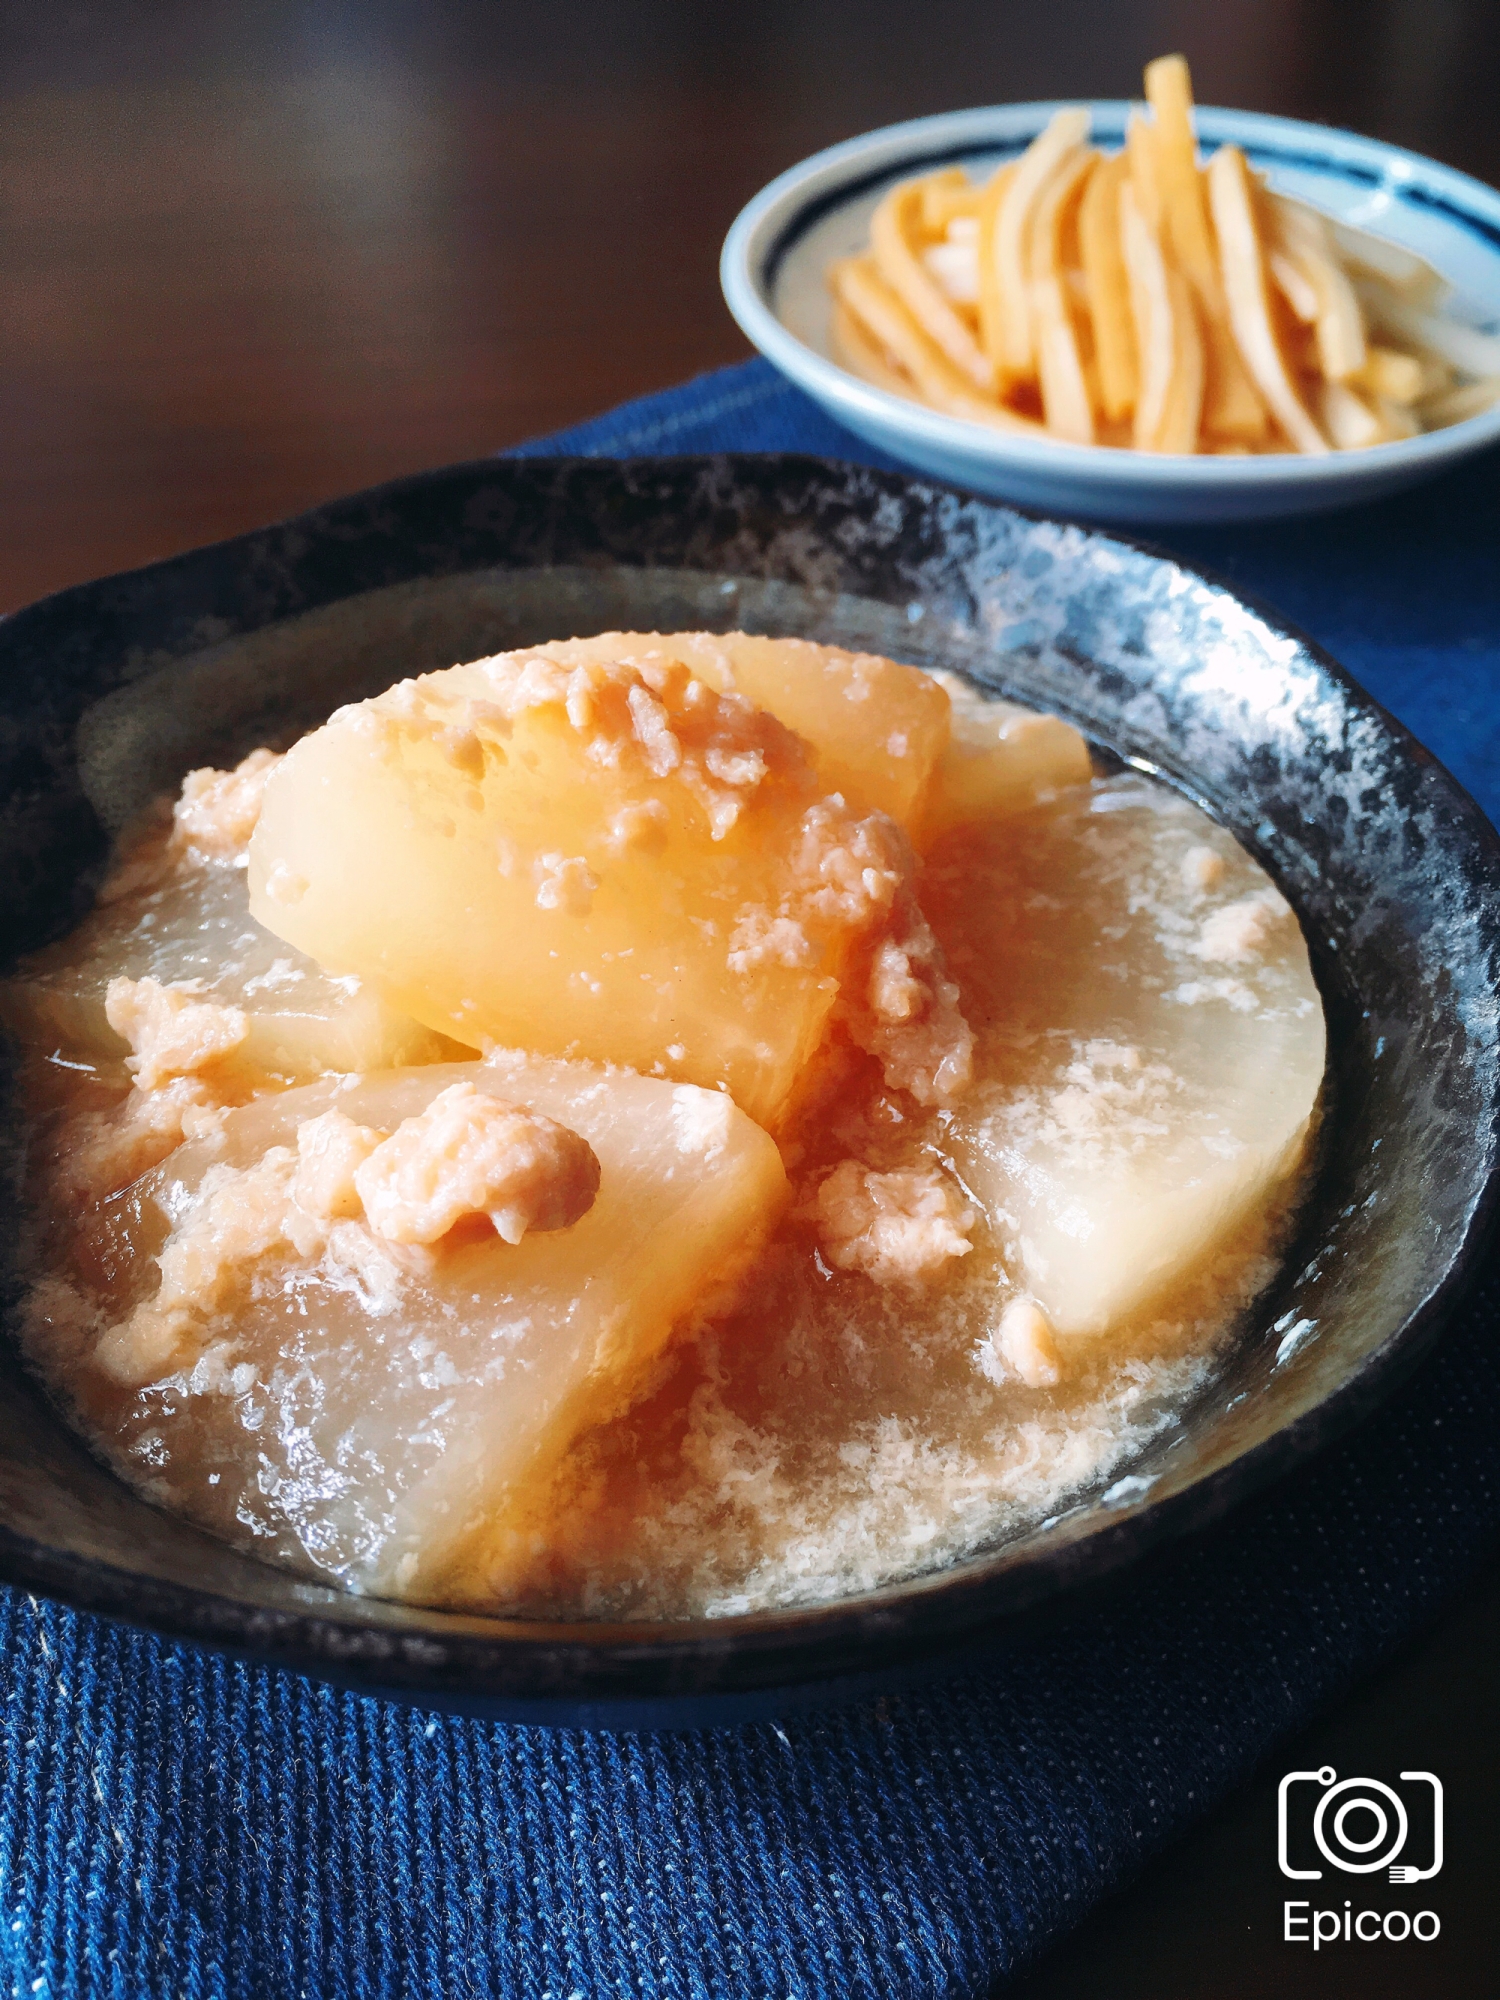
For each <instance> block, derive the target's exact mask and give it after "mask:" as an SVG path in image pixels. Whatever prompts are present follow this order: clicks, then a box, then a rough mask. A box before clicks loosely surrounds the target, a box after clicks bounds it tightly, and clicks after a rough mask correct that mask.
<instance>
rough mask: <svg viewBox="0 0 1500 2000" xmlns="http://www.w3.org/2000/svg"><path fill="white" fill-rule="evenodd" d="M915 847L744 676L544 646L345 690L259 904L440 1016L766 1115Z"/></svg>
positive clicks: (272, 844)
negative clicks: (704, 1089) (752, 695)
mask: <svg viewBox="0 0 1500 2000" xmlns="http://www.w3.org/2000/svg"><path fill="white" fill-rule="evenodd" d="M926 698H927V699H928V700H929V701H932V702H941V703H943V704H944V706H945V707H946V697H945V696H944V695H943V693H942V690H941V689H939V688H936V687H933V688H931V689H930V690H929V691H928V693H927V697H926ZM851 706H857V704H851ZM943 719H944V722H946V714H945V715H944V718H943ZM913 867H914V863H913V860H912V855H911V850H910V846H909V844H908V842H907V840H906V836H905V835H904V834H903V832H902V831H901V829H900V828H899V827H898V826H897V825H896V824H895V823H894V822H893V821H892V820H890V819H889V818H887V817H886V816H885V815H884V814H880V813H876V814H869V815H862V814H859V813H857V812H855V811H854V810H853V809H852V808H851V807H849V806H848V805H846V804H845V802H844V801H843V799H842V798H841V797H840V796H839V795H838V794H837V793H835V794H832V795H825V793H824V790H823V787H822V784H821V783H820V782H819V780H818V778H817V776H816V774H815V773H814V772H813V770H812V768H811V765H810V762H809V759H808V757H807V755H806V754H805V751H804V748H803V745H802V742H801V740H800V739H799V738H798V737H796V736H794V735H792V734H791V732H790V731H788V730H787V729H785V728H784V727H783V726H782V725H781V724H780V723H779V722H777V721H776V720H775V719H774V718H773V717H772V716H770V715H768V714H766V713H764V712H763V711H761V710H759V709H756V708H752V707H751V706H750V705H749V704H748V703H747V702H746V701H745V700H744V699H743V698H742V697H740V696H737V695H720V694H717V693H715V692H714V691H713V690H712V689H711V688H710V687H709V686H708V685H707V683H706V682H704V681H702V680H700V679H696V678H695V677H693V676H692V675H691V674H690V673H689V672H688V670H687V668H686V667H684V666H682V665H680V664H678V663H676V662H668V663H652V662H646V661H643V662H642V663H640V664H639V665H636V666H630V665H625V664H620V663H611V664H608V665H601V664H588V663H585V664H578V665H571V666H569V665H566V664H564V663H562V662H559V661H558V660H556V659H554V658H552V657H550V656H549V655H547V654H546V653H541V652H538V653H531V654H510V655H501V656H498V657H497V658H495V659H493V660H489V661H477V662H475V663H473V664H471V665H468V666H464V667H454V668H451V669H450V670H449V671H447V672H446V673H440V674H429V675H425V676H424V677H423V678H422V679H420V680H416V681H406V682H403V683H402V684H401V685H400V686H398V687H396V688H393V689H391V690H389V691H388V692H387V693H385V694H383V695H380V696H379V697H377V698H376V699H375V700H373V701H367V702H363V703H361V704H359V705H358V706H355V707H352V708H346V709H341V710H340V711H339V712H338V714H336V715H335V716H334V717H333V718H332V720H331V721H330V722H329V723H327V724H326V725H325V726H324V727H323V728H322V729H319V730H316V731H314V732H313V733H312V734H311V735H310V736H306V737H304V738H303V739H302V741H301V742H300V743H299V744H297V746H296V747H295V748H294V749H293V750H292V751H290V752H289V754H288V755H287V757H286V759H285V761H284V763H283V764H282V766H281V768H280V769H279V770H278V771H277V772H276V774H275V775H274V777H273V778H272V779H271V781H270V783H269V784H268V785H267V788H266V798H265V804H264V807H263V809H262V813H261V819H260V825H259V827H258V828H257V830H256V834H255V838H254V840H253V841H252V843H251V849H250V884H251V907H252V909H253V910H254V911H255V913H256V915H257V916H258V917H259V918H260V919H261V920H262V921H263V922H264V923H266V924H267V925H268V926H269V927H271V928H272V929H274V930H275V931H276V932H277V933H278V934H279V935H280V936H282V937H284V938H285V939H286V940H287V941H288V943H290V944H294V945H296V946H297V947H298V948H299V949H300V950H303V951H306V952H308V953H309V954H310V955H311V956H313V957H315V958H316V959H317V960H318V962H319V963H320V964H321V965H323V966H325V967H326V968H327V969H328V970H329V971H330V972H333V973H338V974H349V973H352V974H356V975H357V976H359V977H360V978H362V979H365V980H367V981H368V982H369V983H370V984H371V985H372V986H373V987H374V988H375V989H376V991H377V992H379V993H381V994H382V995H383V997H384V998H385V999H386V1001H387V1002H388V1003H389V1004H390V1005H391V1006H392V1007H395V1008H398V1009H400V1010H401V1011H403V1012H409V1013H412V1014H414V1015H415V1016H416V1018H417V1019H418V1020H420V1021H424V1022H425V1023H426V1024H427V1025H428V1026H429V1027H431V1028H434V1029H437V1030H439V1031H440V1032H442V1033H445V1034H449V1035H452V1036H454V1037H456V1038H457V1039H458V1040H460V1041H463V1042H467V1043H470V1044H477V1045H480V1046H486V1045H489V1044H500V1045H503V1046H506V1047H522V1048H529V1049H533V1050H535V1051H536V1052H537V1053H538V1054H551V1055H577V1056H582V1057H584V1058H587V1059H590V1060H594V1061H604V1062H618V1063H623V1064H626V1065H628V1066H629V1067H630V1068H632V1069H637V1070H640V1071H642V1072H647V1073H651V1072H654V1073H655V1074H657V1075H662V1074H666V1075H671V1076H675V1077H678V1078H680V1079H682V1080H683V1081H685V1082H690V1083H700V1084H704V1085H707V1086H713V1085H717V1084H723V1085H724V1086H725V1087H726V1088H728V1089H729V1090H730V1091H731V1092H732V1093H733V1095H734V1097H735V1100H736V1102H737V1103H739V1104H740V1105H742V1106H743V1108H744V1109H745V1110H747V1111H748V1112H749V1113H750V1115H751V1116H752V1117H754V1118H756V1119H757V1120H758V1121H759V1122H760V1123H762V1124H765V1125H773V1124H775V1123H776V1121H777V1120H778V1119H779V1118H780V1117H781V1116H782V1115H783V1114H784V1112H785V1111H786V1109H787V1106H788V1103H789V1100H790V1099H791V1097H792V1094H793V1092H794V1090H795V1089H796V1087H797V1084H798V1082H799V1079H800V1078H801V1076H802V1073H803V1071H804V1069H805V1068H806V1066H807V1064H808V1063H809V1060H810V1058H811V1057H812V1056H813V1055H814V1053H815V1052H816V1051H817V1049H818V1047H819V1045H820V1043H821V1042H822V1040H823V1039H824V1034H825V1028H826V1026H827V1024H828V1019H829V1015H830V1011H831V1009H832V1007H833V1005H834V1002H835V1000H836V999H837V997H838V995H839V990H840V985H841V983H842V982H843V981H844V980H845V979H846V978H854V977H863V976H868V968H869V964H870V955H871V954H872V953H873V952H874V951H875V949H876V947H877V945H878V943H879V940H880V939H881V938H882V937H883V936H884V935H885V934H886V933H887V931H888V930H889V929H890V927H891V925H892V924H893V923H900V924H905V923H906V921H907V917H908V908H907V906H908V905H909V904H910V901H911V888H910V883H911V879H912V870H913ZM934 990H936V989H934ZM851 997H853V996H851Z"/></svg>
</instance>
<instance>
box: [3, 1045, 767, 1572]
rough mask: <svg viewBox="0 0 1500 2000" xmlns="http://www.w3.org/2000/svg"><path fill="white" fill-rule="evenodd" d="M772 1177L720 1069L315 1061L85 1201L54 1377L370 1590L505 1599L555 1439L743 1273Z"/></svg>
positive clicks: (158, 1453) (95, 1418)
mask: <svg viewBox="0 0 1500 2000" xmlns="http://www.w3.org/2000/svg"><path fill="white" fill-rule="evenodd" d="M496 1101H498V1103H497V1102H496ZM486 1105H489V1107H490V1109H491V1111H492V1112H494V1114H495V1115H494V1116H492V1117H491V1119H490V1121H489V1124H488V1125H487V1126H486V1125H485V1124H484V1121H483V1120H482V1119H477V1117H476V1113H477V1112H482V1111H483V1110H484V1109H485V1107H486ZM500 1106H503V1107H508V1109H506V1110H504V1111H503V1112H501V1110H500V1109H499V1107H500ZM528 1119H529V1120H530V1122H531V1124H532V1125H534V1126H537V1127H540V1128H543V1137H544V1139H546V1141H547V1144H546V1145H544V1146H543V1147H542V1149H541V1151H540V1153H538V1154H537V1155H536V1157H535V1158H529V1159H527V1160H523V1161H522V1162H521V1169H522V1171H521V1172H520V1176H519V1179H518V1177H517V1174H516V1173H511V1174H510V1177H509V1179H508V1180H507V1179H506V1177H505V1172H504V1169H505V1167H506V1161H505V1160H504V1159H503V1158H502V1159H500V1160H499V1162H498V1166H497V1160H496V1149H497V1146H498V1147H499V1150H500V1151H501V1152H502V1153H503V1152H504V1149H505V1145H506V1144H508V1143H509V1141H508V1139H507V1136H506V1135H507V1134H508V1132H509V1130H510V1128H511V1127H512V1126H513V1125H519V1126H523V1127H524V1126H525V1125H526V1123H527V1120H528ZM476 1129H477V1130H478V1140H479V1143H478V1144H477V1147H476V1144H475V1143H474V1135H475V1132H476ZM497 1134H498V1138H497ZM486 1147H488V1152H486V1150H485V1148H486ZM549 1147H550V1151H549V1150H548V1148H549ZM570 1149H571V1150H570ZM387 1156H388V1157H387ZM549 1161H551V1162H554V1163H555V1164H554V1165H553V1166H551V1167H549V1165H548V1163H549ZM590 1161H592V1162H593V1163H594V1165H593V1168H592V1176H593V1177H591V1174H590V1172H589V1171H584V1170H583V1169H588V1168H589V1162H590ZM538 1162H540V1164H538ZM580 1163H581V1166H580ZM549 1171H550V1172H551V1173H552V1175H553V1179H554V1181H556V1182H557V1183H558V1185H557V1186H556V1187H555V1188H554V1187H550V1186H542V1185H538V1182H537V1176H538V1174H539V1173H540V1174H542V1175H544V1176H545V1174H546V1173H547V1172H549ZM528 1176H529V1179H528ZM518 1188H519V1189H520V1193H519V1194H518V1192H517V1189H518ZM502 1189H503V1190H504V1191H503V1192H497V1190H502ZM554 1195H556V1197H557V1198H556V1199H555V1200H554V1199H553V1196H554ZM785 1195H786V1183H785V1178H784V1175H783V1172H782V1167H781V1161H780V1158H779V1155H778V1153H777V1150H776V1148H775V1146H774V1145H773V1144H772V1142H771V1140H770V1139H769V1138H767V1136H766V1135H765V1133H764V1132H762V1131H761V1130H760V1129H759V1128H758V1127H757V1126H756V1125H754V1124H753V1123H752V1122H751V1121H750V1120H749V1119H748V1118H747V1117H745V1116H744V1114H743V1113H742V1112H740V1111H738V1110H737V1109H736V1108H735V1106H734V1104H733V1103H732V1102H731V1101H730V1099H729V1098H728V1097H727V1096H726V1095H725V1094H723V1093H722V1092H718V1091H705V1090H700V1089H697V1088H695V1087H694V1086H691V1085H683V1084H672V1083H668V1082H663V1081H657V1080H653V1079H649V1078H646V1077H641V1076H636V1075H632V1074H629V1073H627V1072H624V1071H606V1070H602V1069H597V1068H592V1067H590V1066H587V1065H584V1064H577V1063H562V1062H553V1061H547V1060H544V1059H538V1058H534V1057H530V1056H524V1055H506V1056H504V1057H498V1058H495V1059H492V1060H491V1061H490V1062H487V1063H483V1064H481V1063H466V1064H437V1065H432V1066H429V1067H426V1068H422V1069H412V1070H402V1071H394V1072H385V1073H382V1074H378V1075H373V1076H369V1077H365V1078H358V1079H356V1078H327V1079H324V1080H323V1081H322V1082H320V1083H316V1084H311V1085H308V1086H305V1087H303V1088H300V1089H295V1090H290V1091H286V1092H282V1093H279V1094H276V1095H273V1096H268V1097H263V1098H261V1099H258V1100H257V1101H256V1102H255V1103H253V1104H250V1105H248V1106H245V1107H244V1108H243V1109H240V1110H237V1111H235V1112H233V1113H231V1115H230V1116H229V1118H228V1120H227V1122H226V1123H225V1125H224V1128H223V1132H222V1135H221V1137H220V1138H219V1139H218V1140H217V1141H216V1142H215V1143H213V1144H211V1145H203V1144H197V1143H189V1144H187V1145H184V1146H182V1147H181V1148H179V1149H178V1151H177V1152H176V1153H174V1154H173V1155H172V1156H171V1158H170V1159H169V1160H167V1161H166V1162H165V1163H164V1164H163V1165H162V1166H160V1167H158V1168H156V1169H155V1170H154V1171H153V1172H152V1173H151V1174H150V1175H148V1176H146V1177H145V1179H144V1180H142V1181H140V1182H138V1183H137V1184H136V1185H135V1187H134V1188H133V1189H132V1190H131V1191H130V1195H129V1198H128V1199H126V1200H124V1201H122V1202H116V1203H114V1204H106V1205H104V1206H103V1207H102V1208H100V1209H98V1210H96V1211H95V1212H94V1214H93V1216H92V1217H91V1218H89V1219H87V1220H86V1221H83V1222H81V1223H80V1224H79V1225H78V1228H79V1232H80V1243H79V1246H78V1248H77V1251H76V1252H75V1255H74V1257H73V1259H72V1269H73V1272H74V1273H75V1277H74V1289H72V1290H71V1291H70V1290H69V1289H68V1288H67V1287H64V1286H60V1285H57V1284H49V1285H43V1286H42V1287H40V1288H39V1289H38V1291H37V1293H36V1294H35V1296H34V1298H33V1303H32V1307H31V1336H30V1337H31V1339H32V1341H33V1342H34V1343H36V1344H37V1345H38V1346H39V1347H40V1348H42V1349H44V1350H45V1351H47V1352H48V1355H49V1365H51V1366H55V1365H56V1356H57V1354H58V1352H59V1351H60V1350H66V1349H67V1347H68V1346H69V1345H70V1344H72V1345H76V1344H79V1343H80V1342H81V1343H82V1344H83V1347H84V1354H83V1355H82V1356H81V1357H80V1361H81V1365H79V1366H78V1367H77V1368H76V1370H75V1372H74V1373H73V1375H72V1378H71V1384H70V1387H71V1392H72V1394H73V1395H74V1397H75V1398H76V1399H77V1401H78V1403H79V1405H80V1407H81V1410H82V1413H83V1415H84V1416H85V1418H86V1420H87V1421H88V1423H89V1425H90V1427H91V1428H92V1430H93V1431H94V1433H95V1435H96V1436H97V1437H98V1438H99V1439H100V1441H101V1442H102V1444H103V1445H104V1446H105V1448H106V1449H107V1451H108V1452H109V1454H110V1456H111V1458H112V1459H113V1460H114V1462H115V1463H117V1464H119V1465H121V1466H122V1467H123V1468H124V1469H125V1470H126V1471H127V1473H128V1474H129V1475H130V1476H131V1477H133V1478H134V1479H135V1480H136V1481H137V1482H138V1483H141V1484H143V1485H144V1486H145V1487H146V1489H147V1491H148V1492H149V1493H150V1494H151V1495H152V1497H154V1498H156V1499H158V1500H160V1501H161V1503H162V1504H164V1505H166V1506H169V1507H172V1508H174V1509H178V1510H181V1511H183V1512H185V1513H188V1514H191V1515H192V1516H193V1517H194V1518H195V1519H197V1520H199V1521H201V1522H203V1523H204V1524H205V1525H207V1526H209V1527H211V1528H213V1529H215V1530H216V1531H217V1532H219V1533H222V1534H224V1535H226V1536H227V1537H229V1538H230V1539H231V1540H234V1541H237V1542H240V1543H242V1544H243V1543H245V1542H246V1541H247V1540H248V1541H249V1542H250V1543H251V1545H252V1546H254V1547H255V1548H256V1549H257V1551H258V1552H260V1553H261V1554H263V1555H274V1556H276V1557H277V1558H279V1559H281V1560H285V1561H289V1562H292V1563H294V1564H297V1565H299V1566H302V1567H306V1565H307V1564H308V1562H309V1561H310V1562H311V1563H312V1564H313V1565H314V1566H315V1567H316V1569H317V1570H319V1571H320V1572H321V1573H323V1574H324V1575H332V1576H335V1577H338V1578H340V1579H342V1580H343V1581H344V1582H346V1583H347V1584H349V1585H350V1586H351V1587H353V1588H356V1589H359V1590H364V1591H370V1592H378V1593H384V1594H390V1595H399V1596H405V1597H409V1598H417V1599H424V1600H428V1601H431V1600H435V1599H443V1600H446V1601H463V1600H467V1601H479V1600H483V1601H487V1602H491V1603H497V1602H503V1601H504V1596H505V1590H506V1577H507V1570H508V1566H509V1565H510V1563H511V1562H512V1560H514V1559H519V1557H520V1555H522V1554H524V1553H525V1549H524V1548H523V1544H524V1543H525V1540H526V1537H527V1535H528V1534H529V1533H530V1530H529V1528H528V1526H527V1522H528V1519H529V1511H528V1510H529V1509H531V1508H532V1507H533V1506H534V1505H536V1504H539V1503H540V1502H541V1500H542V1497H543V1496H544V1495H545V1494H546V1493H547V1491H548V1487H547V1482H548V1479H549V1475H550V1473H551V1471H552V1469H553V1468H554V1466H555V1464H556V1462H557V1460H558V1458H559V1456H560V1455H561V1454H562V1452H563V1451H564V1449H565V1447H566V1446H567V1445H568V1443H569V1442H570V1440H571V1439H572V1438H573V1437H574V1436H575V1435H576V1434H577V1432H578V1431H579V1430H580V1428H582V1427H583V1426H584V1425H586V1424H589V1423H593V1422H596V1421H598V1420H600V1419H602V1418H605V1417H607V1416H609V1415H610V1414H611V1413H612V1412H613V1411H615V1410H617V1409H619V1408H621V1407H623V1406H624V1405H625V1404H626V1403H628V1402H629V1400H630V1399H631V1397H632V1395H633V1393H634V1392H635V1390H636V1388H637V1387H638V1385H639V1384H640V1382H641V1381H642V1379H643V1377H644V1376H645V1375H646V1374H647V1373H649V1370H650V1367H651V1364H652V1362H653V1361H654V1359H655V1358H656V1356H657V1355H658V1354H660V1353H661V1351H662V1350H663V1348H664V1347H665V1346H666V1344H667V1343H668V1341H669V1340H670V1339H671V1337H672V1336H673V1334H674V1332H676V1331H678V1330H679V1329H680V1328H681V1327H682V1326H683V1325H684V1324H685V1323H687V1322H689V1321H690V1320H691V1319H692V1318H693V1316H694V1315H695V1314H696V1313H698V1312H699V1311H701V1310H702V1309H703V1308H704V1307H705V1306H706V1305H708V1304H710V1303H711V1302H715V1301H717V1302H718V1303H720V1304H722V1303H723V1302H724V1301H725V1300H726V1299H727V1298H729V1297H731V1296H732V1292H733V1283H734V1280H735V1278H736V1274H737V1273H739V1272H740V1271H741V1270H742V1268H743V1267H744V1265H745V1263H746V1261H747V1260H748V1259H749V1258H750V1257H752V1256H753V1255H754V1253H755V1251H756V1250H757V1249H758V1247H759V1245H760V1243H761V1241H762V1240H763V1238H764V1236H765V1233H766V1231H767V1230H768V1228H770V1226H771V1225H772V1224H773V1223H774V1222H775V1220H776V1219H777V1217H778V1215H779V1213H780V1211H781V1208H782V1206H783V1204H784V1201H785ZM497 1200H499V1201H503V1202H504V1203H505V1204H506V1207H505V1213H504V1216H503V1217H501V1222H502V1223H503V1222H504V1221H505V1220H506V1218H508V1219H509V1221H510V1222H511V1223H512V1224H513V1225H515V1226H514V1227H512V1229H511V1233H512V1234H519V1236H520V1240H519V1241H517V1242H508V1241H506V1240H505V1239H504V1237H503V1235H501V1234H500V1233H498V1225H497V1224H494V1223H492V1222H491V1220H490V1219H489V1217H488V1216H487V1214H486V1213H485V1212H484V1210H485V1208H486V1205H487V1204H489V1203H492V1202H494V1201H497ZM445 1204H446V1205H445ZM460 1211H464V1212H463V1213H460ZM467 1211H473V1212H471V1213H470V1212H467ZM528 1224H529V1226H528ZM445 1225H451V1226H447V1227H445ZM96 1239H98V1240H96ZM103 1239H108V1242H107V1245H106V1248H105V1249H104V1250H102V1251H101V1248H100V1241H102V1240H103ZM77 1274H89V1276H88V1277H85V1278H80V1277H79V1276H78V1275H77ZM80 1285H82V1286H83V1292H82V1293H80V1290H79V1289H78V1287H79V1286H80ZM548 1504H549V1505H552V1506H561V1505H564V1504H565V1500H564V1498H563V1497H562V1496H559V1495H558V1494H557V1493H555V1492H553V1493H552V1494H551V1497H550V1500H549V1501H548ZM518 1538H519V1539H518Z"/></svg>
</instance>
